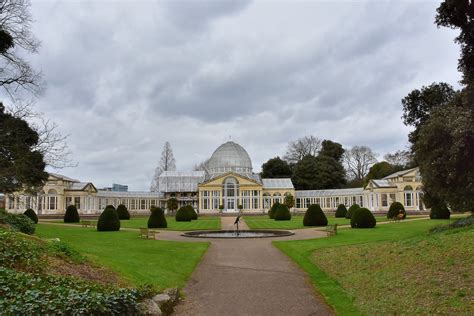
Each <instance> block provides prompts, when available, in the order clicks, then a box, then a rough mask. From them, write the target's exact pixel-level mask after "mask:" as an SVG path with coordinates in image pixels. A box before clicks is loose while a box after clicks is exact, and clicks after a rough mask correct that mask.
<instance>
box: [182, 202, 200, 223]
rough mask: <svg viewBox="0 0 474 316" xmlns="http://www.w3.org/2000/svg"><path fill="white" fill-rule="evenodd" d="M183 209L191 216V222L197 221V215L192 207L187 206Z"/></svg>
mask: <svg viewBox="0 0 474 316" xmlns="http://www.w3.org/2000/svg"><path fill="white" fill-rule="evenodd" d="M185 207H186V209H187V210H188V212H189V214H190V216H191V220H193V219H198V214H197V212H196V210H195V209H194V207H193V206H192V205H190V204H188V205H186V206H185Z"/></svg>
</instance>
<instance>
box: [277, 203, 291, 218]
mask: <svg viewBox="0 0 474 316" xmlns="http://www.w3.org/2000/svg"><path fill="white" fill-rule="evenodd" d="M273 217H274V218H275V220H276V221H289V220H291V213H290V210H289V209H288V206H286V205H285V204H278V206H277V208H276V210H275V213H274V216H273Z"/></svg>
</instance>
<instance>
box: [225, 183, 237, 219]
mask: <svg viewBox="0 0 474 316" xmlns="http://www.w3.org/2000/svg"><path fill="white" fill-rule="evenodd" d="M222 196H223V198H224V207H225V210H226V211H231V212H233V211H235V210H236V208H237V205H239V200H238V196H239V182H238V181H237V179H236V178H234V177H227V178H225V180H224V185H223V187H222Z"/></svg>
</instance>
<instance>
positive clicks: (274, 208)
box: [268, 202, 280, 219]
mask: <svg viewBox="0 0 474 316" xmlns="http://www.w3.org/2000/svg"><path fill="white" fill-rule="evenodd" d="M278 205H280V203H279V202H275V203H273V205H272V207H270V209H269V210H268V217H270V219H275V211H276V209H277V207H278Z"/></svg>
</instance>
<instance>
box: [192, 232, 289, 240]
mask: <svg viewBox="0 0 474 316" xmlns="http://www.w3.org/2000/svg"><path fill="white" fill-rule="evenodd" d="M291 235H294V233H293V232H290V231H287V230H241V231H239V232H237V231H236V230H205V231H193V232H186V233H184V234H183V236H186V237H195V238H265V237H283V236H291Z"/></svg>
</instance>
